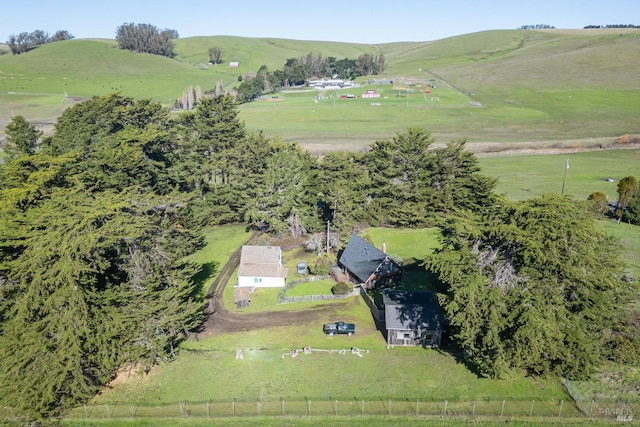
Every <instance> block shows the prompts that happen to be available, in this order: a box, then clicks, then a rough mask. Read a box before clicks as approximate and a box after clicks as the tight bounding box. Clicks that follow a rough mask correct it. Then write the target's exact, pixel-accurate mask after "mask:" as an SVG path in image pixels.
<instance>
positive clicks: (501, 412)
mask: <svg viewBox="0 0 640 427" xmlns="http://www.w3.org/2000/svg"><path fill="white" fill-rule="evenodd" d="M504 402H505V401H504V400H503V401H502V411H500V416H501V417H502V416H503V415H504Z"/></svg>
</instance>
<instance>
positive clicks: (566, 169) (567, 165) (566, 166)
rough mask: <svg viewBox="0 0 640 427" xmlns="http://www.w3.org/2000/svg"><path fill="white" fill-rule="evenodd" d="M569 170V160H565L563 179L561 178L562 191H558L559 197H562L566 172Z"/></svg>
mask: <svg viewBox="0 0 640 427" xmlns="http://www.w3.org/2000/svg"><path fill="white" fill-rule="evenodd" d="M568 170H569V159H567V163H566V165H565V168H564V177H563V178H562V191H560V195H561V196H562V195H564V184H565V182H566V181H567V171H568Z"/></svg>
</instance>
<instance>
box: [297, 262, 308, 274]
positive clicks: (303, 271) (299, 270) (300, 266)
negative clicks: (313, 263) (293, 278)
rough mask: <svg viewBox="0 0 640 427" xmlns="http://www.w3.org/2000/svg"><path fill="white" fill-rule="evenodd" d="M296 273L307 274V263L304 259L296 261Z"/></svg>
mask: <svg viewBox="0 0 640 427" xmlns="http://www.w3.org/2000/svg"><path fill="white" fill-rule="evenodd" d="M296 271H297V273H298V274H307V263H306V262H304V261H300V262H299V263H298V267H297V268H296Z"/></svg>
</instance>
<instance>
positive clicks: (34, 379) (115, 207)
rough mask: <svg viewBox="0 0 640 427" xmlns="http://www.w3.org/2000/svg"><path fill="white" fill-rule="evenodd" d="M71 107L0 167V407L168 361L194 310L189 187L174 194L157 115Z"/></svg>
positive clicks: (75, 391) (125, 104)
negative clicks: (52, 130) (45, 137)
mask: <svg viewBox="0 0 640 427" xmlns="http://www.w3.org/2000/svg"><path fill="white" fill-rule="evenodd" d="M80 105H81V107H78V108H76V109H74V108H72V109H69V110H67V112H66V113H65V116H64V118H63V119H62V121H61V125H60V127H59V131H57V132H56V134H55V135H54V136H53V137H52V138H51V139H50V140H49V143H48V144H46V147H45V148H44V149H43V150H41V151H38V152H36V153H33V154H30V155H29V154H24V155H21V156H17V157H16V158H14V159H10V160H9V161H8V162H7V163H6V164H4V165H3V166H2V168H1V169H0V402H1V404H3V405H6V406H10V407H14V408H19V409H23V410H25V411H26V412H28V413H30V414H31V415H32V416H34V417H46V416H49V415H52V414H54V413H56V412H57V411H59V410H60V409H61V408H65V407H68V406H70V405H73V404H77V403H78V402H80V401H82V400H83V399H86V398H88V397H90V396H92V395H93V394H94V393H95V392H96V390H97V389H98V387H99V386H101V385H102V384H104V383H105V382H106V381H107V380H109V379H110V378H111V377H112V376H113V375H114V373H115V372H116V370H117V369H118V368H119V367H120V366H123V365H124V364H126V363H134V364H135V363H144V364H147V365H151V364H154V363H157V362H159V361H161V360H167V359H170V358H171V357H172V356H173V354H174V352H175V348H176V344H177V343H178V342H179V341H180V340H181V339H184V337H185V336H186V331H187V330H189V329H191V328H193V327H195V326H197V325H198V324H199V323H200V322H201V320H202V316H203V308H204V307H203V303H202V296H201V295H202V293H201V292H200V284H198V283H197V282H195V281H194V279H193V278H194V276H195V274H196V273H197V270H198V266H196V265H193V264H190V263H188V262H185V261H184V260H185V257H186V255H188V254H190V253H193V252H194V251H195V250H196V249H197V248H199V247H200V246H201V245H202V242H203V240H202V238H201V237H200V236H199V235H198V234H197V233H196V232H194V231H192V230H191V229H189V227H188V226H187V222H188V221H187V219H186V217H185V212H186V209H185V208H186V206H187V204H188V202H189V200H190V199H191V195H190V194H189V193H188V192H178V191H175V190H173V189H172V187H174V186H175V187H177V188H180V185H179V182H176V181H175V179H176V177H178V176H179V175H177V174H175V173H174V172H173V168H174V167H176V163H177V162H174V158H171V156H170V155H169V154H170V148H171V145H172V144H173V142H172V141H171V136H170V132H169V131H170V127H169V126H168V124H167V123H166V122H165V121H164V120H165V117H166V116H165V114H164V113H163V112H162V111H160V110H158V109H157V106H156V105H152V104H150V103H146V102H134V101H132V100H129V99H121V98H119V97H117V96H107V97H103V98H95V99H93V100H91V101H88V102H87V105H82V104H80ZM74 111H75V112H76V113H78V114H77V115H74V114H73V113H74ZM154 118H155V119H157V120H154ZM147 119H148V120H147ZM96 120H98V121H99V122H100V123H102V124H104V125H105V126H106V127H102V126H96V123H95V122H96ZM74 128H75V129H77V130H78V134H74V132H73V129H74ZM58 132H60V134H58ZM167 177H170V178H167Z"/></svg>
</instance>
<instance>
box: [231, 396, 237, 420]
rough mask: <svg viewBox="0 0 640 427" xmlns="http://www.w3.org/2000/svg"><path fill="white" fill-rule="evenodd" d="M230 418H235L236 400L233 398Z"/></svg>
mask: <svg viewBox="0 0 640 427" xmlns="http://www.w3.org/2000/svg"><path fill="white" fill-rule="evenodd" d="M231 416H233V417H235V416H236V398H235V397H234V398H233V400H232V401H231Z"/></svg>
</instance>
